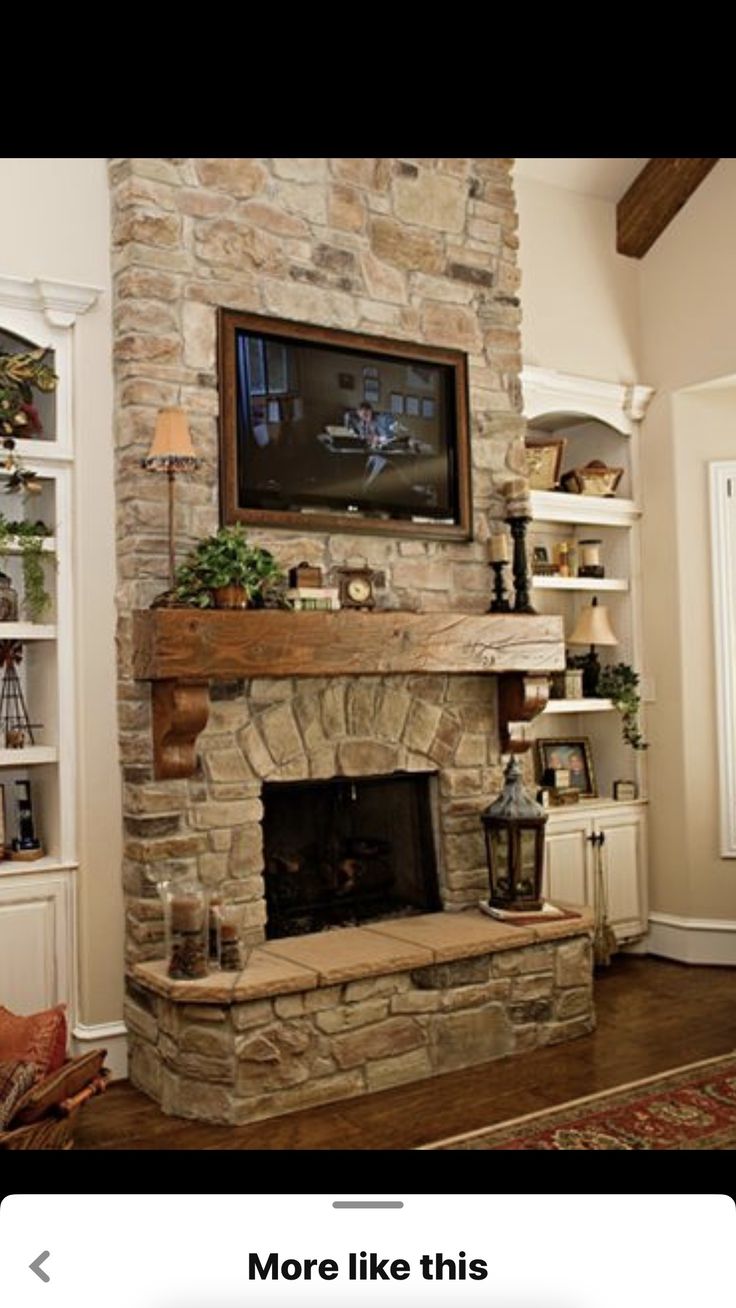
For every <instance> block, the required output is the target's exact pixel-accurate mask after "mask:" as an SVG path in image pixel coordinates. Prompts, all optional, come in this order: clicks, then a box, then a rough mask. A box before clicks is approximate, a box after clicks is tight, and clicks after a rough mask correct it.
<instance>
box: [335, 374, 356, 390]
mask: <svg viewBox="0 0 736 1308" xmlns="http://www.w3.org/2000/svg"><path fill="white" fill-rule="evenodd" d="M337 384H338V386H339V387H340V390H342V391H354V390H355V374H354V373H352V372H339V373H338V374H337Z"/></svg>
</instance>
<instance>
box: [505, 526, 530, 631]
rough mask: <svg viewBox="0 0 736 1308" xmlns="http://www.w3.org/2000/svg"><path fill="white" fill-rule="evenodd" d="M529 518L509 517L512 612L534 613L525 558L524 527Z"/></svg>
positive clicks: (525, 527)
mask: <svg viewBox="0 0 736 1308" xmlns="http://www.w3.org/2000/svg"><path fill="white" fill-rule="evenodd" d="M530 522H531V518H522V517H519V518H509V519H508V523H509V526H510V528H511V536H512V538H513V542H514V562H513V572H514V613H536V611H537V610H536V609H535V608H534V606H533V604H532V603H531V600H530V599H529V567H528V564H527V560H526V529H527V527H528V525H529V523H530Z"/></svg>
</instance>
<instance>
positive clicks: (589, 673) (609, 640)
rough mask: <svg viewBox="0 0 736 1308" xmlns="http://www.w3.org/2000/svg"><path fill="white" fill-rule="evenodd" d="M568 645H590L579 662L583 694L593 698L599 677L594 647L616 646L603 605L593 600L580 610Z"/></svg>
mask: <svg viewBox="0 0 736 1308" xmlns="http://www.w3.org/2000/svg"><path fill="white" fill-rule="evenodd" d="M567 643H568V645H590V652H589V653H588V654H586V655H585V656H584V657H583V659H582V660H581V663H582V668H583V694H584V695H585V696H586V698H587V697H589V696H595V694H596V693H597V690H598V678H599V677H600V675H601V665H600V663H599V661H598V655H597V654H596V651H595V647H596V645H618V639H617V638H616V636H615V634H614V632H613V629H612V627H611V623H610V619H609V617H608V609H607V608H605V606H604V605H603V604H599V603H598V600H597V599H595V598H594V599H593V602H592V604H590V605H588V606H587V607H586V608H584V609H582V610H581V612H580V615H579V617H578V620H577V622H576V623H575V630H574V631H573V633H572V635H571V636H569V637H568V641H567Z"/></svg>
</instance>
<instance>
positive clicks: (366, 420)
mask: <svg viewBox="0 0 736 1308" xmlns="http://www.w3.org/2000/svg"><path fill="white" fill-rule="evenodd" d="M349 423H350V428H351V430H352V431H354V432H355V434H356V436H362V437H363V439H364V441H365V443H366V445H367V446H368V449H369V450H372V451H374V453H372V454H370V455H369V456H368V461H367V463H366V465H365V481H364V485H365V486H370V485H371V483H372V482H374V481H375V480H376V477H377V476H378V475H379V473H381V472H383V469H384V468H385V467H386V466H387V464H388V460H387V459H384V458H382V456H381V455H380V454H377V453H375V451H376V450H378V449H380V447H381V446H382V445H385V444H386V442H387V441H389V440H390V439H391V437H390V436H386V435H385V433H384V432H382V431H381V429H380V427H379V425H378V419H377V417H376V411H375V409H374V408H373V405H372V404H369V403H368V401H367V400H364V401H363V403H362V404H359V405H358V408H357V409H356V411H355V412H354V413H351V414H350V417H349Z"/></svg>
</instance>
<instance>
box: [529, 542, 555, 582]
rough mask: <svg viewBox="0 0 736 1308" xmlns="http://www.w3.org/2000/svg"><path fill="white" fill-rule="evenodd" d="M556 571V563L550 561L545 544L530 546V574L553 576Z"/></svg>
mask: <svg viewBox="0 0 736 1308" xmlns="http://www.w3.org/2000/svg"><path fill="white" fill-rule="evenodd" d="M556 572H557V567H556V564H554V563H551V562H550V557H549V550H548V549H547V546H546V545H534V546H533V547H532V575H533V576H535V577H554V576H555V573H556Z"/></svg>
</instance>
